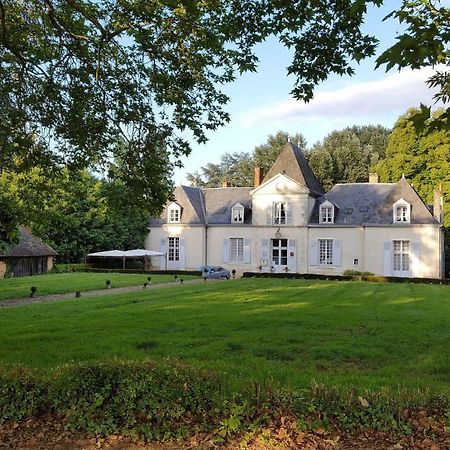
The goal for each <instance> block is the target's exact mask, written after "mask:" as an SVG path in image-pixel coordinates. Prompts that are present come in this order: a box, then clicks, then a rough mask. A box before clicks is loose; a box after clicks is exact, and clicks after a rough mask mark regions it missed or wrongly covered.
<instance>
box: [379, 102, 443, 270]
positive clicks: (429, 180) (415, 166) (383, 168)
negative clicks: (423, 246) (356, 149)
mask: <svg viewBox="0 0 450 450" xmlns="http://www.w3.org/2000/svg"><path fill="white" fill-rule="evenodd" d="M421 112H422V109H419V108H413V109H410V110H409V111H408V112H407V113H406V114H404V115H402V116H401V117H400V118H399V119H398V120H397V122H396V124H395V126H394V129H393V130H392V134H391V136H390V137H389V142H388V146H387V148H386V157H385V159H383V160H381V161H379V162H378V164H377V165H376V166H375V170H376V171H377V172H378V173H379V174H380V177H381V180H382V181H383V182H397V181H398V180H399V179H400V177H401V176H402V175H404V176H405V177H406V178H407V179H408V180H409V181H410V182H412V184H413V185H414V188H415V189H416V191H417V192H418V193H419V195H420V196H421V197H422V198H423V199H424V201H425V202H426V203H428V204H432V203H433V192H434V191H435V189H437V188H439V187H440V188H441V190H442V192H443V193H444V225H445V226H446V228H447V230H446V232H445V254H446V258H447V261H446V267H447V268H446V273H448V269H449V268H450V260H449V254H450V233H449V231H448V229H449V227H450V133H449V131H448V129H446V128H445V127H444V128H442V127H441V128H439V127H433V126H430V127H429V126H428V125H429V123H430V122H433V123H436V122H437V121H439V120H440V118H441V115H442V114H445V112H443V111H439V110H438V111H436V112H434V115H433V116H432V118H431V119H428V121H426V122H424V124H425V127H424V128H423V130H421V129H418V127H417V122H416V119H417V116H418V115H419V114H421Z"/></svg>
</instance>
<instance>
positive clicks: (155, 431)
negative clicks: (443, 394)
mask: <svg viewBox="0 0 450 450" xmlns="http://www.w3.org/2000/svg"><path fill="white" fill-rule="evenodd" d="M446 405H448V399H445V398H440V397H433V396H431V395H427V394H426V393H407V392H405V393H401V392H397V393H395V395H394V394H388V393H383V394H380V393H378V394H377V393H364V394H362V393H356V392H349V391H347V392H340V391H337V390H334V389H328V388H325V387H320V386H315V385H313V386H310V387H309V388H307V389H299V390H296V391H289V392H283V391H282V390H276V389H274V387H273V386H267V387H262V386H261V385H251V386H250V385H249V386H248V388H246V389H245V390H243V391H242V392H240V393H232V392H231V391H230V390H228V389H225V388H224V386H223V385H222V384H221V383H219V379H218V377H216V376H215V375H213V374H208V373H204V372H201V371H198V370H194V369H192V368H189V367H185V366H179V365H166V366H161V365H158V366H156V365H153V364H149V363H117V362H114V363H104V364H92V365H77V366H67V367H64V368H62V369H61V370H59V371H58V372H55V373H53V374H52V375H51V376H48V377H47V378H46V379H42V378H39V377H38V376H36V374H33V373H31V372H27V371H15V372H9V373H0V423H4V422H10V421H21V420H24V419H27V418H31V417H35V418H38V417H39V416H40V415H43V414H54V415H57V416H58V417H59V418H61V419H62V420H64V422H65V424H66V426H67V427H68V428H69V429H77V430H82V431H86V432H87V433H89V434H90V435H96V436H99V435H109V434H113V433H120V434H123V435H134V436H139V437H141V438H144V439H147V440H166V439H169V438H184V437H187V435H190V434H194V433H197V432H204V431H207V432H212V433H214V434H215V435H216V436H218V437H220V438H223V437H227V436H230V435H233V434H235V433H241V432H245V431H247V430H255V428H257V427H259V426H260V425H265V424H267V423H270V422H272V423H273V422H277V421H278V420H279V419H280V418H281V417H283V416H285V415H290V416H294V417H295V418H296V420H297V424H298V425H297V426H298V427H299V428H305V429H315V428H318V427H321V428H325V429H327V428H328V429H331V428H340V429H342V430H355V429H357V430H361V429H368V428H370V429H375V430H384V431H394V432H396V433H398V434H403V435H405V434H409V433H410V432H411V424H410V418H411V414H409V413H408V414H406V415H405V411H408V410H422V411H425V412H426V414H427V416H428V417H435V418H436V419H438V420H440V419H442V418H443V417H444V414H445V408H446Z"/></svg>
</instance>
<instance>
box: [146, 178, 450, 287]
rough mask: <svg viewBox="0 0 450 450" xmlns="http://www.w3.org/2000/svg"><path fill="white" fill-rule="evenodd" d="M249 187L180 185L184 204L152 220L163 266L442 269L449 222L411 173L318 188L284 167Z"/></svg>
mask: <svg viewBox="0 0 450 450" xmlns="http://www.w3.org/2000/svg"><path fill="white" fill-rule="evenodd" d="M305 184H306V183H305ZM243 189H245V188H222V189H216V190H200V189H197V190H195V188H183V187H181V188H177V190H178V191H176V192H175V197H176V196H177V192H178V193H179V195H180V197H183V196H184V197H185V199H184V202H185V204H184V206H180V203H179V202H178V199H177V198H176V200H177V202H176V203H171V204H170V205H169V206H170V207H168V208H166V210H165V211H164V213H163V214H162V216H161V218H160V219H159V223H151V225H150V232H149V234H148V237H147V239H146V243H145V246H146V248H147V249H152V250H159V251H162V252H164V253H166V254H167V258H166V259H165V258H161V264H160V268H161V269H181V270H183V269H186V270H198V269H199V268H200V266H202V265H220V266H223V267H225V268H228V269H230V270H232V269H235V270H236V272H237V274H238V275H239V274H241V273H242V272H246V271H249V272H289V273H293V272H298V273H312V274H324V275H326V274H329V275H342V274H343V273H344V272H345V271H346V270H357V271H360V272H371V273H374V274H376V275H386V276H402V277H428V278H440V277H442V276H443V234H442V225H441V224H440V223H439V222H438V221H437V220H436V219H434V218H433V216H432V214H431V213H430V212H429V211H428V209H427V208H426V206H425V205H424V204H423V202H422V201H421V200H420V198H419V197H418V196H417V193H415V191H414V190H413V189H412V187H411V186H409V184H407V183H406V180H401V181H400V182H399V183H396V184H384V185H382V184H376V183H361V184H354V185H338V186H337V187H335V188H333V189H332V190H331V191H329V193H327V194H324V195H322V196H320V195H318V194H317V192H314V193H313V192H312V191H311V190H310V189H309V188H308V187H307V186H305V185H304V184H302V182H299V181H298V180H294V179H292V178H291V177H289V176H288V175H286V174H283V173H279V174H277V175H275V176H273V177H271V178H270V179H268V180H265V181H264V182H263V184H261V185H260V186H259V187H257V188H255V189H253V190H251V189H247V190H246V191H244V190H243ZM197 191H198V192H197ZM371 193H373V195H372V194H371ZM188 194H189V195H188ZM197 194H198V195H197ZM372 197H373V198H372ZM404 197H407V198H404ZM187 198H189V199H190V201H191V203H192V204H193V206H192V211H194V210H195V214H191V216H190V217H191V219H189V220H188V222H189V223H186V221H184V220H183V215H184V214H185V215H187V214H189V211H188V210H189V208H191V206H189V205H187V203H186V202H187V200H186V199H187ZM246 202H247V203H246ZM377 202H378V203H377ZM222 203H223V204H222ZM366 205H367V206H366ZM174 208H175V209H178V210H179V211H180V213H179V214H180V215H179V216H178V215H177V214H176V213H173V209H174ZM201 214H203V215H204V217H203V219H202V218H201V217H200V216H201ZM174 217H176V218H177V220H179V222H177V223H173V218H174ZM192 217H195V220H194V219H192ZM194 222H197V223H194ZM202 222H203V223H202Z"/></svg>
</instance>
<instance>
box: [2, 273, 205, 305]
mask: <svg viewBox="0 0 450 450" xmlns="http://www.w3.org/2000/svg"><path fill="white" fill-rule="evenodd" d="M148 276H149V275H146V274H131V273H114V272H113V273H85V272H73V273H57V274H51V273H50V274H44V275H38V276H32V277H20V278H4V279H0V301H2V300H7V299H11V298H24V297H28V296H29V295H30V288H31V286H35V287H37V293H38V295H49V294H65V293H68V292H76V291H88V290H93V289H103V288H104V287H105V284H106V280H110V281H111V287H125V286H138V285H143V284H144V282H146V281H147V277H148ZM150 276H151V278H152V280H151V281H152V284H155V283H164V282H168V281H174V276H173V275H150ZM179 278H183V279H185V280H188V279H191V278H198V277H195V276H192V275H186V276H183V277H181V276H179Z"/></svg>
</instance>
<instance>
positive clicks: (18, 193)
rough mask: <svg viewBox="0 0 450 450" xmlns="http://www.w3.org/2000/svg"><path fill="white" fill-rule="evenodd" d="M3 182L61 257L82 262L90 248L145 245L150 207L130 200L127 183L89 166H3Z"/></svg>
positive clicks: (21, 212)
mask: <svg viewBox="0 0 450 450" xmlns="http://www.w3.org/2000/svg"><path fill="white" fill-rule="evenodd" d="M0 186H3V188H4V190H3V191H2V193H3V195H5V196H6V198H8V199H9V202H10V203H12V204H14V205H16V208H14V210H15V211H17V212H19V216H18V218H17V220H19V221H20V222H21V223H26V224H27V225H29V226H31V228H32V230H33V233H35V234H36V235H37V236H39V237H41V238H43V239H44V240H45V241H46V242H47V243H49V244H50V245H51V246H52V247H53V248H54V249H55V250H56V251H57V252H58V253H59V260H60V261H63V262H79V261H81V260H82V259H83V257H84V256H85V255H86V253H89V252H92V251H98V250H105V249H110V248H118V249H124V250H126V249H130V248H136V247H141V246H142V242H143V240H144V237H145V235H146V233H147V222H148V215H147V212H146V211H145V210H142V209H139V208H136V206H135V205H134V204H133V202H132V201H130V193H129V191H128V190H127V188H126V186H125V185H124V184H123V183H122V182H120V181H110V180H99V179H97V178H95V177H94V176H92V175H91V174H89V173H88V172H87V171H86V170H77V171H74V170H68V169H64V170H61V171H60V172H59V174H58V175H57V176H53V177H50V178H49V177H48V176H47V173H46V171H45V170H43V169H41V168H33V169H31V170H29V171H27V172H22V173H19V174H18V173H12V172H7V171H4V172H3V173H2V174H1V175H0ZM4 198H5V197H4ZM0 202H1V199H0ZM2 206H3V203H2ZM1 211H2V213H4V211H3V209H2V210H1ZM6 212H8V210H6ZM11 231H13V230H10V232H11Z"/></svg>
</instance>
